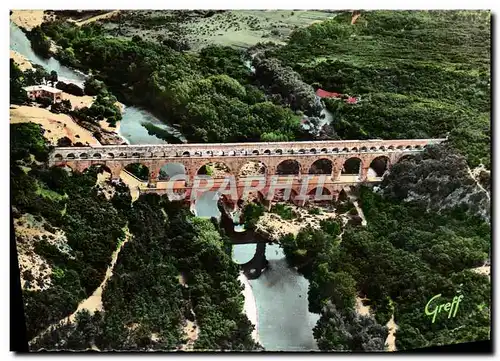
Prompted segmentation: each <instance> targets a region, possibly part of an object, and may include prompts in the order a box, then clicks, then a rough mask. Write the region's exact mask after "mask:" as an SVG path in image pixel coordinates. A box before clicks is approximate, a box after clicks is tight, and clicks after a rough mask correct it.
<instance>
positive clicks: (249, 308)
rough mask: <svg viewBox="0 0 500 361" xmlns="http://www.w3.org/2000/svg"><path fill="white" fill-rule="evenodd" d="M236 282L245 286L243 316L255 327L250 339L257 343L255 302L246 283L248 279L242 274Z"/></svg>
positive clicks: (248, 283) (257, 325) (248, 284)
mask: <svg viewBox="0 0 500 361" xmlns="http://www.w3.org/2000/svg"><path fill="white" fill-rule="evenodd" d="M238 280H240V282H241V283H243V285H244V286H245V289H244V290H243V296H245V305H244V306H243V308H244V311H245V314H246V315H247V317H248V319H249V320H250V322H251V323H252V324H253V325H254V326H255V329H254V330H253V331H252V339H253V340H254V341H255V342H259V323H258V313H257V302H256V301H255V296H254V294H253V291H252V286H251V285H250V282H248V279H247V278H246V277H245V275H244V274H243V272H241V273H240V276H239V277H238Z"/></svg>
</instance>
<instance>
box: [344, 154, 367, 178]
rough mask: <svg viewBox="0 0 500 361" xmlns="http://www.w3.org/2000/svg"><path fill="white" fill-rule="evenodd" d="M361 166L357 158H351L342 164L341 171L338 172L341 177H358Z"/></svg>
mask: <svg viewBox="0 0 500 361" xmlns="http://www.w3.org/2000/svg"><path fill="white" fill-rule="evenodd" d="M361 164H362V161H361V159H360V158H358V157H351V158H348V159H346V160H345V161H344V163H343V164H342V170H341V172H340V176H341V177H349V178H352V177H353V176H358V177H359V175H360V173H361Z"/></svg>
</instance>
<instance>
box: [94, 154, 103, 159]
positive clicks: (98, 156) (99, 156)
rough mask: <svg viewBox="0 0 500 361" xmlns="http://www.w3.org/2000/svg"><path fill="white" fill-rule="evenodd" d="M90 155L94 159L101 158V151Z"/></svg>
mask: <svg viewBox="0 0 500 361" xmlns="http://www.w3.org/2000/svg"><path fill="white" fill-rule="evenodd" d="M92 157H93V158H95V159H101V158H102V155H101V153H94V155H93V156H92Z"/></svg>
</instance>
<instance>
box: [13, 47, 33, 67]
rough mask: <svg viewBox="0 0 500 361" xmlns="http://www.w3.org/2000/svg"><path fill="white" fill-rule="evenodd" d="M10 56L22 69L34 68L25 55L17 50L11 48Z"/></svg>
mask: <svg viewBox="0 0 500 361" xmlns="http://www.w3.org/2000/svg"><path fill="white" fill-rule="evenodd" d="M10 58H11V59H14V63H16V65H17V66H18V67H19V69H20V70H21V71H26V70H29V69H33V64H31V62H30V61H29V60H28V59H27V58H26V57H25V56H24V55H22V54H19V53H18V52H17V51H15V50H10Z"/></svg>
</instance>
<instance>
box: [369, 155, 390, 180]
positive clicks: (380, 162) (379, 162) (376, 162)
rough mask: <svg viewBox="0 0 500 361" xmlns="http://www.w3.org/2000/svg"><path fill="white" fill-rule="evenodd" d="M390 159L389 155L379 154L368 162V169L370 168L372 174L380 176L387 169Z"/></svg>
mask: <svg viewBox="0 0 500 361" xmlns="http://www.w3.org/2000/svg"><path fill="white" fill-rule="evenodd" d="M389 165H390V161H389V157H387V156H385V155H381V156H379V157H376V158H374V159H373V160H372V161H371V163H370V170H372V172H373V173H372V172H370V173H372V174H373V176H375V177H382V176H383V175H384V173H385V172H386V171H387V170H388V169H389Z"/></svg>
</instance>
